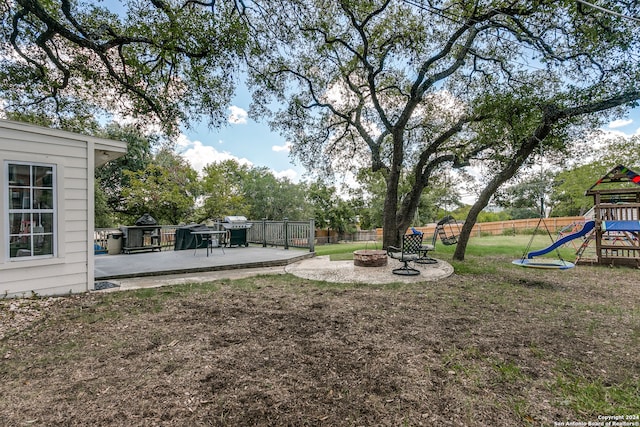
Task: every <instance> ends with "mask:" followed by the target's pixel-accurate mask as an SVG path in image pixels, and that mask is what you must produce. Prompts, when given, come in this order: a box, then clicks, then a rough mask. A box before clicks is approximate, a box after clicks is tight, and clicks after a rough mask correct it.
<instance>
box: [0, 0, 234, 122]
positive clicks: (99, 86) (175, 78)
mask: <svg viewBox="0 0 640 427" xmlns="http://www.w3.org/2000/svg"><path fill="white" fill-rule="evenodd" d="M121 6H122V12H121V13H116V12H114V11H112V10H110V9H109V7H107V6H104V5H102V4H101V3H97V2H82V1H75V0H54V1H42V0H40V1H39V0H17V1H14V0H2V1H1V2H0V14H1V19H2V30H1V31H2V32H1V36H2V40H3V43H1V44H0V57H2V58H3V61H2V64H1V65H0V97H1V98H3V99H4V100H5V101H6V102H7V104H8V108H9V109H12V110H17V111H21V110H22V111H34V110H36V111H39V112H40V113H44V114H45V115H48V116H50V117H56V118H57V119H58V121H64V119H65V118H68V117H69V116H92V115H93V114H95V113H100V112H101V113H105V114H108V115H112V114H119V115H122V116H129V117H138V118H140V122H141V123H145V124H146V123H148V122H149V121H150V120H152V121H153V123H155V124H157V125H159V126H162V127H164V128H165V129H166V130H171V129H174V128H175V126H176V125H177V124H178V123H179V122H185V121H186V122H188V121H190V120H193V118H194V117H195V116H197V117H200V116H201V115H202V114H205V115H207V116H208V117H209V120H210V121H211V123H212V124H221V123H222V122H223V120H224V118H225V116H224V113H225V109H226V107H227V106H228V103H229V100H230V98H231V94H232V93H233V90H234V87H235V84H236V80H235V79H234V75H235V73H236V71H237V69H238V68H239V66H240V64H241V58H242V53H243V52H244V47H245V44H246V31H245V30H244V28H245V27H244V25H242V23H241V22H240V21H239V19H238V16H239V14H238V10H237V5H236V4H235V3H234V2H233V1H218V2H215V1H214V2H212V3H206V2H194V1H184V2H182V1H163V0H153V1H150V2H148V1H138V0H130V1H126V2H122V4H121Z"/></svg>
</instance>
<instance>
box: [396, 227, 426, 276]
mask: <svg viewBox="0 0 640 427" xmlns="http://www.w3.org/2000/svg"><path fill="white" fill-rule="evenodd" d="M421 247H422V234H405V235H404V236H402V248H397V247H395V246H389V247H388V248H387V255H388V256H390V257H391V258H393V259H397V260H399V261H402V262H403V263H404V265H403V266H402V267H400V268H396V269H394V270H392V272H393V274H399V275H401V276H416V275H418V274H420V271H419V270H416V269H415V268H412V267H409V263H410V262H411V261H414V262H415V261H417V260H418V259H420V257H421V256H422V254H421V252H420V251H421Z"/></svg>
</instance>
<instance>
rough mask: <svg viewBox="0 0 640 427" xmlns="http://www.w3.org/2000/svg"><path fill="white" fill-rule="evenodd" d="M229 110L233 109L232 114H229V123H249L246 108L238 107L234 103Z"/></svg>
mask: <svg viewBox="0 0 640 427" xmlns="http://www.w3.org/2000/svg"><path fill="white" fill-rule="evenodd" d="M229 110H230V111H231V114H229V118H228V121H229V123H231V124H234V125H244V124H247V117H248V116H249V115H248V114H247V112H246V111H245V110H244V109H242V108H240V107H237V106H235V105H232V106H231V107H229Z"/></svg>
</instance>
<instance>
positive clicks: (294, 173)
mask: <svg viewBox="0 0 640 427" xmlns="http://www.w3.org/2000/svg"><path fill="white" fill-rule="evenodd" d="M250 101H251V97H250V95H249V93H248V92H247V91H246V89H244V88H242V87H240V88H238V91H237V93H236V96H235V97H234V99H233V100H232V105H231V107H230V108H229V109H228V110H227V125H226V126H225V127H223V128H221V129H210V128H209V127H208V126H207V124H206V119H203V121H202V122H201V123H200V124H198V125H194V126H193V129H186V130H184V131H183V135H182V136H181V138H180V139H179V141H178V147H177V150H178V152H179V153H180V154H181V155H182V156H183V157H184V158H185V159H187V160H188V161H189V163H191V166H192V167H193V168H194V169H196V170H197V171H200V170H201V169H202V168H203V167H204V166H206V165H207V164H209V163H213V162H218V161H222V160H227V159H235V160H237V161H238V162H240V163H243V164H248V165H251V166H255V167H267V168H269V169H270V170H271V171H272V173H273V174H274V175H275V176H277V177H287V178H289V179H290V180H291V181H293V182H299V181H300V180H301V179H303V175H304V173H305V170H304V168H303V167H301V166H299V165H294V164H293V163H292V161H291V159H290V156H289V144H288V142H287V141H286V140H285V139H284V138H283V137H281V136H280V135H278V134H277V133H276V132H273V131H271V129H269V125H268V124H267V123H262V122H261V123H257V122H255V121H254V120H251V119H250V118H249V117H248V115H247V110H248V109H249V103H250Z"/></svg>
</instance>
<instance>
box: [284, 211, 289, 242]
mask: <svg viewBox="0 0 640 427" xmlns="http://www.w3.org/2000/svg"><path fill="white" fill-rule="evenodd" d="M284 248H285V249H289V218H285V219H284Z"/></svg>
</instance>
